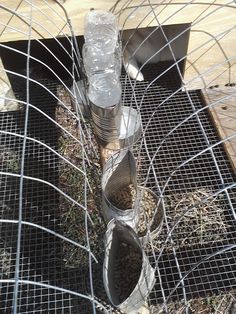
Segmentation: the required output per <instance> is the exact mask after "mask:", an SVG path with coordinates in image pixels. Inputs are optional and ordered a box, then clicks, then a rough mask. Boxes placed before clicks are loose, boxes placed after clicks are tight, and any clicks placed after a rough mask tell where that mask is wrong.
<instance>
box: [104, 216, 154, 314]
mask: <svg viewBox="0 0 236 314" xmlns="http://www.w3.org/2000/svg"><path fill="white" fill-rule="evenodd" d="M103 281H104V287H105V290H106V293H107V296H108V298H109V300H110V302H111V303H112V305H113V306H114V307H117V308H119V309H120V310H121V311H123V312H124V313H129V314H131V313H132V314H134V313H138V309H139V308H140V307H141V306H142V305H143V304H144V303H145V300H146V298H147V297H148V295H149V293H150V292H151V290H152V288H153V287H154V284H155V271H154V269H153V268H152V267H151V265H150V263H149V260H148V258H147V256H146V254H145V252H144V250H143V249H142V246H141V243H140V241H139V239H138V236H137V234H136V233H135V232H134V230H133V229H132V228H130V227H129V226H128V225H126V224H125V223H123V222H119V221H116V220H115V219H113V220H111V221H110V222H109V224H108V226H107V231H106V235H105V259H104V264H103Z"/></svg>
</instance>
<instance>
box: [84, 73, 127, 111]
mask: <svg viewBox="0 0 236 314" xmlns="http://www.w3.org/2000/svg"><path fill="white" fill-rule="evenodd" d="M88 96H89V100H90V101H91V102H92V103H94V104H95V105H96V106H99V107H102V108H107V107H111V106H115V105H117V104H119V102H120V99H121V84H120V81H119V78H118V77H117V75H116V74H114V73H106V74H105V75H104V73H101V74H96V75H93V77H91V80H90V84H89V90H88Z"/></svg>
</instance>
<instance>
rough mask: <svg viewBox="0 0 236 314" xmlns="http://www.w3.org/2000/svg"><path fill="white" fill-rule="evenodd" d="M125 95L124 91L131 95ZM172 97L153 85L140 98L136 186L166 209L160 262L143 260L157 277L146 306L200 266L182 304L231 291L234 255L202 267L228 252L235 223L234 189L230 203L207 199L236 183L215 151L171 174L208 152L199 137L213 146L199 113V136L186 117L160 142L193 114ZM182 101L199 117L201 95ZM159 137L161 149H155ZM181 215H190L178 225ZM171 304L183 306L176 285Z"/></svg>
mask: <svg viewBox="0 0 236 314" xmlns="http://www.w3.org/2000/svg"><path fill="white" fill-rule="evenodd" d="M151 69H153V66H152V67H151ZM144 74H146V73H145V72H144ZM172 79H173V77H172ZM148 84H149V82H145V83H143V82H140V83H137V84H136V87H135V90H134V93H135V95H136V103H139V101H140V99H141V98H142V95H143V93H144V92H145V89H146V86H147V85H148ZM126 87H127V86H126ZM132 88H133V87H132V86H130V90H132ZM176 88H178V87H176ZM174 90H175V89H174V88H173V84H172V86H171V85H170V86H169V88H168V85H166V86H165V85H164V86H163V85H160V84H153V85H152V87H151V88H149V89H148V91H147V92H146V95H145V98H144V101H143V104H142V107H141V109H140V112H141V116H142V122H143V129H145V136H144V138H143V144H142V145H140V146H139V147H138V155H139V158H140V160H141V162H140V167H139V180H140V182H142V183H144V182H145V181H146V184H147V186H148V187H150V188H151V189H152V190H153V191H154V192H156V193H159V194H160V191H162V193H163V195H164V203H165V208H166V225H165V226H164V228H163V231H162V234H161V236H160V238H159V239H158V241H153V246H154V249H155V252H156V254H157V256H158V258H159V260H158V263H157V264H156V262H157V260H156V258H154V257H153V256H152V253H150V255H151V261H152V262H153V265H154V266H156V267H157V268H158V269H159V273H160V274H159V276H160V278H159V279H160V280H158V284H157V285H156V287H155V289H154V291H153V295H152V296H151V302H154V303H156V302H163V295H162V293H163V292H164V296H166V298H168V296H169V295H170V294H171V292H172V290H173V289H174V288H175V287H176V285H178V284H179V280H180V278H181V277H180V276H181V275H180V272H179V269H180V270H181V274H182V276H183V275H184V274H186V273H187V272H188V271H190V270H191V268H192V267H193V266H194V265H195V264H197V263H198V262H200V261H202V263H201V264H200V265H199V266H198V267H196V270H195V271H194V269H193V271H192V272H191V271H190V273H189V275H188V276H187V278H186V280H185V281H184V290H185V293H186V297H187V298H188V299H191V298H196V297H200V296H206V295H207V294H208V293H212V292H217V293H219V292H220V291H221V292H222V291H224V290H227V289H228V288H229V289H230V288H234V286H235V249H232V250H229V251H228V252H226V253H222V254H219V255H216V257H212V258H210V259H209V260H206V261H204V259H206V258H207V257H209V256H210V255H211V254H214V253H216V252H218V251H220V249H221V248H225V247H227V246H230V245H232V246H233V245H234V244H235V235H236V233H235V218H234V216H233V214H234V212H232V209H233V208H235V188H234V189H232V190H231V189H229V193H230V196H229V199H228V197H227V195H226V194H225V192H222V193H219V194H218V195H216V196H215V197H213V199H212V195H213V194H214V193H218V192H220V190H221V189H224V187H225V186H229V187H230V186H232V185H234V184H235V175H234V173H233V171H232V169H231V165H230V162H229V161H228V159H227V156H226V154H225V151H224V149H223V147H222V146H220V145H217V146H216V147H214V149H213V154H214V155H213V156H214V157H212V155H211V154H210V153H209V151H206V153H202V154H201V155H199V156H198V157H196V158H194V159H193V160H192V161H190V162H188V163H187V164H186V165H183V166H182V167H181V168H179V169H178V166H179V165H180V164H182V163H184V162H185V161H186V160H188V159H190V158H191V157H193V156H196V155H197V154H198V153H201V152H202V151H203V150H204V149H207V148H208V147H209V144H208V143H207V142H206V140H205V139H204V135H207V140H208V141H209V143H210V145H215V144H217V143H218V141H219V138H218V135H217V133H216V130H215V129H214V126H213V125H212V122H211V120H210V116H209V114H208V112H207V111H206V110H204V111H201V112H200V114H199V118H200V119H201V123H202V124H203V126H204V132H205V134H203V133H202V131H201V128H200V125H199V122H198V120H197V119H196V117H195V116H193V117H192V118H190V119H189V120H188V121H186V122H185V123H183V124H182V125H181V126H180V127H179V128H178V129H176V131H174V132H173V133H172V134H171V135H170V136H168V137H166V135H167V134H168V133H169V132H170V131H172V130H173V127H175V126H176V125H178V124H179V123H181V122H183V121H184V119H185V118H188V117H190V115H191V114H193V113H194V110H193V108H192V107H191V103H190V101H189V98H188V95H187V94H186V93H185V92H182V91H179V92H178V93H176V94H175V95H173V91H174ZM128 94H129V93H128V92H127V94H126V99H125V102H127V104H128V103H130V102H132V99H131V98H129V97H128ZM189 95H190V97H191V101H192V102H193V104H194V107H195V110H201V109H204V103H203V99H202V97H201V92H200V91H191V92H190V93H189ZM169 96H170V98H169V99H168V101H166V99H167V98H168V97H169ZM160 104H161V105H160ZM154 113H155V114H154ZM146 126H148V127H147V128H146ZM165 137H166V140H165V142H164V143H163V144H162V145H160V143H161V142H162V141H163V138H165ZM153 156H154V157H155V158H153ZM215 161H216V162H217V166H218V168H219V169H220V173H218V171H217V168H216V164H215ZM151 162H152V163H151ZM176 169H178V170H177V171H176ZM148 171H149V174H148V177H146V175H147V173H148ZM173 172H174V173H173ZM172 173H173V174H172ZM170 175H171V176H170ZM221 176H222V178H223V180H224V185H223V184H222V178H221ZM167 181H169V182H168V184H167V185H166V182H167ZM204 198H209V201H208V202H209V203H202V201H203V199H204ZM187 208H189V212H187V213H186V216H184V217H182V215H183V213H184V210H186V209H187ZM180 218H182V221H181V220H180V221H179V222H178V224H177V225H176V226H175V229H174V230H173V231H172V233H171V238H170V239H169V241H168V242H167V243H166V245H165V248H164V251H163V252H162V254H161V255H159V253H160V249H161V247H162V244H163V243H164V242H165V241H166V236H167V234H168V229H167V226H169V228H172V227H174V225H175V223H176V221H178V219H180ZM161 286H162V287H161ZM176 298H177V299H179V300H181V299H182V298H183V288H182V286H181V285H179V287H178V289H177V290H176V291H175V293H174V295H173V299H176Z"/></svg>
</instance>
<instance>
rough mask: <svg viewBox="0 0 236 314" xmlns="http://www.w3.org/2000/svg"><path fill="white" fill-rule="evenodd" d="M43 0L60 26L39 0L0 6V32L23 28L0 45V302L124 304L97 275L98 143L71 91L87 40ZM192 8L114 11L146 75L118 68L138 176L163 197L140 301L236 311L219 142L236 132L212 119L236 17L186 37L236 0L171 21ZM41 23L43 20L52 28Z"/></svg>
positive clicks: (4, 308) (24, 309)
mask: <svg viewBox="0 0 236 314" xmlns="http://www.w3.org/2000/svg"><path fill="white" fill-rule="evenodd" d="M22 5H24V6H25V7H26V9H25V12H26V13H22V12H21V11H20V8H21V6H22ZM43 5H45V8H47V10H49V11H47V12H50V13H51V14H52V15H53V16H54V18H55V19H57V21H59V20H60V21H61V25H63V26H62V27H61V25H60V27H59V23H57V24H56V23H54V21H53V18H52V19H51V18H50V17H49V16H48V15H47V13H46V10H45V11H43V10H42V9H40V4H39V3H35V2H31V1H26V0H25V1H21V2H20V3H19V5H18V6H17V7H16V6H14V7H13V6H11V5H10V4H4V3H3V4H1V5H0V7H1V10H2V11H4V12H7V13H8V14H9V16H7V15H6V17H7V18H6V19H5V20H3V21H2V22H1V27H2V28H3V29H2V30H1V33H2V36H4V32H9V31H10V30H11V31H12V32H15V33H19V34H21V35H22V32H23V35H24V36H25V40H24V41H22V42H17V41H14V42H3V41H2V40H1V43H0V53H1V58H2V62H3V65H4V66H3V67H2V68H1V72H0V73H1V77H0V79H1V95H0V98H1V99H0V100H1V103H0V106H1V107H0V108H1V110H0V125H1V128H0V185H1V189H0V226H1V227H0V235H1V236H0V311H1V313H11V312H13V313H100V312H101V313H103V312H104V313H116V312H117V313H118V312H119V310H118V309H115V308H114V307H112V306H111V304H110V302H109V299H108V297H107V295H106V293H105V289H104V285H103V275H102V267H103V261H104V254H105V249H104V235H105V232H106V228H107V226H106V223H105V221H104V219H103V216H102V211H101V208H102V196H101V195H102V188H101V176H102V166H101V159H102V158H104V155H103V153H104V152H103V151H102V150H101V147H100V146H99V145H98V143H97V141H96V137H95V135H94V132H93V127H92V125H91V122H90V121H89V119H88V118H85V117H84V116H83V115H82V114H81V108H80V107H79V106H75V105H74V103H76V101H78V99H77V95H76V93H75V91H74V90H73V89H70V87H71V86H73V84H76V82H77V81H78V80H80V79H85V74H84V69H83V62H82V59H81V54H80V52H81V48H82V45H83V38H82V37H81V36H79V37H75V35H74V29H73V27H72V24H71V21H70V19H69V16H68V14H67V12H66V10H65V9H66V6H67V4H66V3H65V4H64V8H65V9H63V6H62V4H61V3H60V2H59V1H55V2H52V3H50V2H49V1H43ZM196 5H197V3H195V2H193V1H190V2H183V3H179V2H178V3H175V2H172V1H171V2H168V3H166V2H164V1H162V2H158V3H157V2H156V3H151V2H150V1H117V2H116V3H114V5H113V6H112V8H111V11H112V12H113V13H114V14H116V15H117V17H118V19H119V26H120V29H121V31H120V37H121V41H122V47H123V56H124V58H125V54H126V52H127V51H129V58H130V60H131V58H136V61H137V68H136V71H137V73H136V76H137V75H138V73H140V72H142V75H143V77H144V80H143V81H138V80H135V79H132V78H131V74H130V73H127V72H126V71H125V68H124V67H123V69H122V75H121V83H122V105H124V106H128V107H130V108H134V109H136V110H137V112H138V113H139V114H140V116H141V120H142V136H141V138H140V140H139V141H138V142H137V143H133V145H132V146H131V149H132V151H133V153H134V156H135V159H136V163H137V174H138V176H137V180H138V185H139V186H141V187H147V188H150V189H151V191H152V192H154V193H155V194H156V195H157V196H158V200H159V201H158V202H159V204H162V206H163V213H164V222H163V227H162V230H161V233H160V235H158V237H156V238H155V239H151V238H150V239H149V242H148V245H146V246H144V249H145V252H146V254H147V256H148V258H149V261H150V264H151V265H152V267H153V268H154V269H155V277H156V284H155V286H154V288H153V289H152V292H151V293H150V295H149V297H148V299H147V301H146V307H147V308H146V311H149V313H153V314H154V313H193V312H195V313H214V312H215V313H234V312H233V311H234V310H235V299H234V298H235V295H234V289H235V271H236V268H235V265H236V242H235V239H236V229H235V218H236V215H235V203H236V199H235V187H236V183H235V172H234V168H233V166H232V161H231V160H230V158H229V155H228V153H227V149H226V148H227V146H226V144H228V143H229V142H231V141H232V140H234V137H235V132H234V133H233V134H232V133H230V134H228V135H227V136H226V137H224V138H222V137H220V134H219V132H218V130H217V128H216V126H215V122H214V119H213V118H212V115H211V109H214V108H216V107H217V106H219V105H220V104H221V102H223V101H226V102H227V104H229V102H228V100H232V99H235V98H234V97H235V93H234V86H233V85H234V81H233V79H234V73H235V72H234V60H235V55H228V54H227V53H226V50H227V47H228V46H227V45H229V43H228V42H227V40H226V39H227V38H228V37H227V36H229V35H230V36H232V34H234V32H235V26H234V25H233V23H232V22H231V21H229V20H227V19H226V21H225V24H224V27H221V28H220V29H218V28H216V32H215V31H214V32H213V31H212V32H210V30H209V33H210V35H209V34H207V36H206V37H204V41H201V42H199V41H197V43H196V44H195V46H191V45H192V43H193V41H194V40H195V38H197V37H195V36H197V35H196V34H198V33H199V32H207V31H208V30H206V29H205V30H204V28H202V25H204V22H206V21H208V20H209V19H210V21H211V20H212V19H213V20H214V18H216V17H218V14H219V13H221V12H222V11H223V10H224V9H227V10H228V11H227V12H228V13H229V15H231V13H234V10H235V4H234V2H233V1H231V2H227V3H226V2H225V1H222V2H214V3H205V2H203V3H199V4H198V7H197V9H196V16H195V19H194V20H192V21H191V24H190V23H188V22H186V23H184V24H182V25H181V26H176V27H173V25H167V26H166V24H172V23H173V22H172V18H173V16H177V17H178V16H179V15H181V14H183V13H186V12H189V11H188V10H194V8H196ZM58 10H59V11H58ZM23 12H24V11H23ZM43 18H47V19H49V18H50V23H51V24H52V25H53V28H54V29H53V31H52V29H51V28H50V29H51V30H50V31H47V27H46V24H45V25H44V24H43V23H42V19H43ZM14 19H17V20H18V23H15V24H13V20H14ZM177 20H178V19H177ZM134 21H135V22H134ZM215 23H216V22H215ZM22 24H24V25H26V27H25V28H24V30H22ZM73 26H74V25H73ZM221 26H222V25H221ZM45 34H46V35H45ZM55 34H57V35H60V37H55ZM191 36H192V39H191V40H190V42H189V38H191ZM43 37H47V38H51V39H44V40H42V38H43ZM3 38H4V37H3ZM188 43H189V45H190V47H189V48H188V47H187V46H188ZM179 45H182V47H181V48H180V47H179ZM187 48H188V49H187ZM215 49H219V50H220V51H221V52H222V53H221V54H220V58H218V57H216V60H214V59H213V60H212V57H211V62H209V63H207V66H206V61H207V62H208V60H209V59H208V58H209V54H214V52H215V51H216V50H215ZM199 51H200V52H199ZM217 56H218V55H217ZM123 61H124V63H125V62H126V61H125V60H123ZM202 63H203V64H204V68H202ZM191 71H193V72H191ZM2 73H3V74H4V75H2ZM5 74H7V76H6V75H5ZM136 78H137V77H136ZM219 81H220V84H222V82H224V84H226V85H227V86H226V87H225V86H224V91H225V90H227V89H229V90H230V94H228V93H226V92H225V93H223V95H222V97H221V98H220V100H211V101H210V102H207V101H206V98H205V97H204V94H203V90H202V89H203V88H204V89H205V90H209V88H210V87H212V85H214V86H215V85H216V84H218V82H219ZM218 88H219V87H214V89H211V90H213V91H214V90H215V89H216V90H217V89H218ZM9 89H10V91H11V93H10V94H9ZM12 103H13V104H14V106H15V108H13V109H12V107H11V105H12ZM228 106H229V105H228ZM230 108H231V107H230ZM232 108H233V104H232ZM111 153H112V152H111V151H109V154H111ZM147 227H148V226H147ZM123 280H124V279H123ZM214 295H217V296H215V297H214ZM218 295H219V296H218ZM222 295H224V296H223V297H222ZM142 311H144V309H142ZM141 313H142V312H141Z"/></svg>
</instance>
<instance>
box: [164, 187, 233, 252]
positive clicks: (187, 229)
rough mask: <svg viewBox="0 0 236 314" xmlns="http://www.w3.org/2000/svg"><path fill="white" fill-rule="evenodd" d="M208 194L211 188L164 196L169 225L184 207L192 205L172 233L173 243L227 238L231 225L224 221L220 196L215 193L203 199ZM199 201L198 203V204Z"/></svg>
mask: <svg viewBox="0 0 236 314" xmlns="http://www.w3.org/2000/svg"><path fill="white" fill-rule="evenodd" d="M211 195H212V192H211V191H207V190H204V189H200V190H196V191H193V192H189V193H185V194H183V195H182V194H181V195H178V194H174V195H171V196H169V197H167V198H166V199H165V203H166V207H167V210H168V216H169V221H170V225H171V226H172V225H173V224H174V223H175V222H176V221H177V220H178V219H179V218H180V217H181V216H182V214H183V212H184V210H186V209H187V208H189V207H194V208H193V209H191V210H190V211H188V212H187V213H186V214H185V215H184V216H183V217H182V219H181V221H180V222H179V223H178V225H177V226H176V228H175V230H174V232H173V239H174V241H175V243H176V246H183V245H194V244H201V245H203V244H204V243H209V242H211V243H214V242H216V241H222V240H223V239H225V237H227V233H228V228H230V224H229V222H226V221H225V215H224V211H225V204H224V202H223V196H222V195H218V196H217V197H214V198H210V199H209V200H208V201H207V202H205V203H203V202H202V200H203V199H204V198H206V197H211ZM198 203H200V204H199V205H197V204H198Z"/></svg>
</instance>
